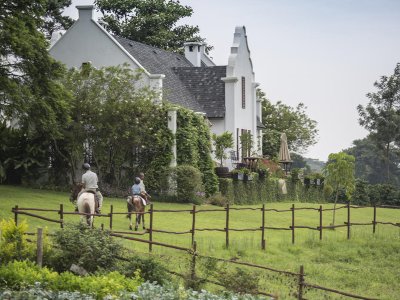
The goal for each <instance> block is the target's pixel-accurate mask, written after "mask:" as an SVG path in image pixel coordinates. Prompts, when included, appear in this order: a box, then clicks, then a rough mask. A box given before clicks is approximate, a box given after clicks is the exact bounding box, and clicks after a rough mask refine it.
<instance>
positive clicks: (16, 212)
mask: <svg viewBox="0 0 400 300" xmlns="http://www.w3.org/2000/svg"><path fill="white" fill-rule="evenodd" d="M14 222H15V226H17V225H18V205H15V207H14Z"/></svg>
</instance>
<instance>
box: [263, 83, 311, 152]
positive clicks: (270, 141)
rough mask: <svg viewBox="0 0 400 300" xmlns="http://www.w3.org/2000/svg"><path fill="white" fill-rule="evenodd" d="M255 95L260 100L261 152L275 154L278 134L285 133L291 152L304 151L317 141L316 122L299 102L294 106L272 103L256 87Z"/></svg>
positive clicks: (278, 139) (278, 143)
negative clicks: (261, 123) (262, 129)
mask: <svg viewBox="0 0 400 300" xmlns="http://www.w3.org/2000/svg"><path fill="white" fill-rule="evenodd" d="M257 97H258V98H259V99H261V100H262V110H263V111H262V122H263V124H264V125H265V127H266V129H264V131H263V134H264V135H263V154H264V155H269V156H271V157H274V156H277V155H278V152H279V147H280V136H281V133H282V132H285V133H286V136H287V141H288V147H289V150H290V151H291V152H298V153H302V152H304V151H305V150H306V149H307V148H308V147H310V146H312V145H314V144H315V143H316V142H317V137H318V129H317V122H316V121H314V120H312V119H311V118H310V117H308V116H307V114H306V109H307V107H306V106H305V105H304V104H303V103H299V104H298V105H297V106H296V107H295V108H293V107H291V106H289V105H286V104H283V103H282V102H280V101H278V102H277V103H276V104H273V103H272V102H271V101H270V100H268V99H267V98H266V96H265V93H264V92H263V91H262V90H260V89H257Z"/></svg>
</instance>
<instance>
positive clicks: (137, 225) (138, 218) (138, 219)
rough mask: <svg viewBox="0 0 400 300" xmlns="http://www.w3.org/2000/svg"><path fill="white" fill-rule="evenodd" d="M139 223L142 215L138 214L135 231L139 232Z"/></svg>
mask: <svg viewBox="0 0 400 300" xmlns="http://www.w3.org/2000/svg"><path fill="white" fill-rule="evenodd" d="M139 221H140V214H138V213H136V224H135V231H137V230H138V227H139Z"/></svg>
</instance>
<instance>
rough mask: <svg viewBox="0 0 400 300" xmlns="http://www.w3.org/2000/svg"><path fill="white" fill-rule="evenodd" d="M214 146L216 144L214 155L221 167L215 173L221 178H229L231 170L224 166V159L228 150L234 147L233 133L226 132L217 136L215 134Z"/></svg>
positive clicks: (213, 137)
mask: <svg viewBox="0 0 400 300" xmlns="http://www.w3.org/2000/svg"><path fill="white" fill-rule="evenodd" d="M212 139H213V142H214V143H213V144H214V153H215V157H216V158H217V159H218V160H219V162H220V166H219V167H216V168H215V173H216V174H217V175H218V176H219V177H228V176H227V175H228V174H229V169H228V168H227V167H224V166H223V163H224V159H226V158H227V156H226V152H225V151H226V149H229V148H232V147H233V136H232V133H231V132H227V131H225V132H224V133H222V134H220V135H217V134H215V133H214V134H213V136H212Z"/></svg>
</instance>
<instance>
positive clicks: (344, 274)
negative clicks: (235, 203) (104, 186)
mask: <svg viewBox="0 0 400 300" xmlns="http://www.w3.org/2000/svg"><path fill="white" fill-rule="evenodd" d="M68 198H69V195H68V194H67V193H60V192H51V191H43V190H33V189H25V188H21V187H11V186H0V219H2V218H7V219H8V218H13V214H12V213H11V208H12V207H14V206H15V205H18V206H19V207H36V208H48V209H58V208H59V205H60V203H62V204H64V209H65V211H72V210H73V207H72V205H71V204H70V202H69V200H68ZM111 204H112V205H113V206H114V212H125V211H126V201H125V199H114V198H105V200H104V204H103V212H104V213H108V212H109V210H110V205H111ZM294 204H295V205H296V207H319V205H316V204H310V203H294ZM291 205H292V202H286V203H282V202H279V203H276V202H275V203H268V202H266V208H274V209H289V208H290V207H291ZM246 207H249V206H246ZM252 207H261V205H255V206H252ZM323 207H324V208H330V207H332V205H331V204H323ZM191 208H192V205H189V204H170V203H155V204H154V209H191ZM211 208H215V207H213V206H201V207H200V206H199V207H198V209H211ZM38 214H40V215H42V216H46V217H50V218H54V219H57V218H58V217H59V216H58V214H57V213H48V212H46V213H45V212H39V213H38ZM146 217H147V218H146V223H147V225H148V223H149V218H148V215H146ZM372 217H373V210H372V209H370V208H368V209H354V210H352V211H351V221H352V222H358V223H366V222H371V221H372ZM19 219H20V220H23V219H26V220H27V222H28V224H29V226H30V231H34V230H35V228H36V227H37V226H47V227H48V228H49V231H52V230H56V229H57V228H58V227H59V225H58V224H55V223H50V222H46V221H43V220H39V219H36V218H32V217H29V216H27V217H25V216H20V217H19ZM65 220H66V222H78V217H77V216H71V215H68V216H66V217H65ZM346 220H347V211H346V210H345V209H343V210H339V211H337V216H336V223H337V224H343V222H345V221H346ZM377 220H378V221H384V222H393V223H398V222H400V210H391V209H381V208H379V209H378V211H377ZM331 222H332V212H324V215H323V225H324V226H327V225H329V223H331ZM101 223H103V224H104V226H105V227H106V228H107V227H108V226H109V220H108V218H96V219H95V226H100V224H101ZM229 224H230V225H229V226H230V228H259V227H260V226H261V212H260V211H259V210H257V211H231V213H230V223H229ZM128 225H129V222H128V220H127V219H126V217H125V215H117V216H114V220H113V229H114V230H124V231H126V230H128ZM290 225H291V212H286V213H276V212H266V226H271V227H289V226H290ZM295 225H304V226H312V227H316V226H318V225H319V213H318V212H317V211H313V210H301V211H296V217H295ZM191 226H192V216H191V214H190V213H188V212H179V213H161V212H160V213H154V225H153V228H154V229H162V230H169V231H187V230H190V229H191ZM224 227H225V212H208V213H198V214H196V228H220V229H223V228H224ZM265 237H266V244H267V249H266V250H265V251H263V250H261V248H260V245H261V231H257V232H231V233H230V247H229V249H226V248H225V233H224V232H209V231H203V232H200V231H197V232H196V238H195V239H196V241H197V245H198V251H199V252H200V254H204V255H210V256H215V257H221V258H228V259H230V258H237V259H239V260H242V261H246V262H253V263H256V264H261V265H266V266H270V267H273V268H277V269H283V270H288V271H292V272H298V270H299V266H300V265H304V269H305V272H306V275H307V276H306V281H307V282H310V283H314V284H317V285H321V286H325V287H330V288H334V289H339V290H344V291H347V292H350V293H353V294H359V295H364V296H370V297H377V298H380V299H398V298H399V295H400V283H399V280H398V278H400V228H399V227H394V226H390V225H377V229H376V233H375V235H374V234H373V233H372V226H353V227H352V229H351V239H350V240H347V231H346V228H345V227H342V228H337V229H336V230H324V231H323V240H322V241H320V240H319V232H318V231H313V230H309V229H296V243H295V245H292V243H291V232H290V231H277V230H266V235H265ZM142 238H144V239H147V238H148V236H147V235H143V236H142ZM153 240H154V241H160V242H164V243H168V244H173V245H180V246H183V247H190V243H191V235H190V234H185V235H170V234H164V233H154V234H153ZM124 244H125V245H126V246H127V247H129V248H131V249H134V250H136V251H139V252H143V253H146V252H147V248H148V246H147V245H146V244H142V243H137V242H132V241H124ZM153 253H154V254H155V255H157V256H158V257H159V258H160V260H161V261H163V262H164V263H166V264H167V265H169V266H170V267H171V268H172V269H174V270H176V271H182V270H183V269H184V268H186V263H187V260H188V259H187V258H188V256H187V255H185V254H184V253H182V252H179V251H177V250H173V249H167V248H164V247H159V246H153ZM257 272H259V271H257ZM261 273H262V276H263V281H262V282H263V288H262V289H263V290H265V291H268V292H273V293H276V294H278V295H280V296H285V294H286V293H287V292H288V290H287V288H286V285H287V284H288V283H289V280H288V279H287V278H286V277H282V276H278V277H276V276H272V277H271V276H270V275H271V273H265V274H264V273H263V272H261ZM261 273H260V274H261ZM268 274H269V275H268ZM291 284H292V285H294V284H295V283H294V282H291ZM324 295H325V296H324ZM328 295H329V297H330V298H329V297H328ZM306 297H307V298H308V299H321V298H322V299H341V298H339V297H337V296H335V295H334V294H322V293H316V292H313V291H309V292H308V293H307V294H306Z"/></svg>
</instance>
